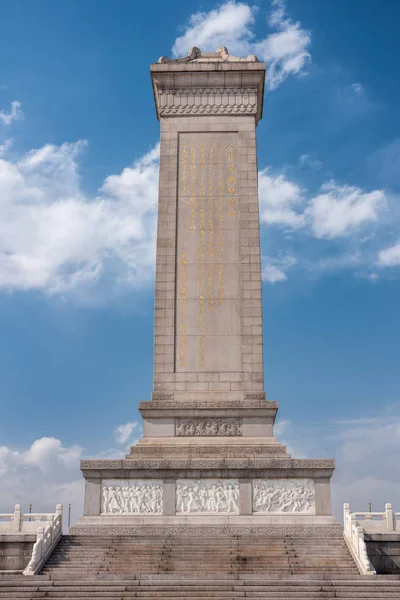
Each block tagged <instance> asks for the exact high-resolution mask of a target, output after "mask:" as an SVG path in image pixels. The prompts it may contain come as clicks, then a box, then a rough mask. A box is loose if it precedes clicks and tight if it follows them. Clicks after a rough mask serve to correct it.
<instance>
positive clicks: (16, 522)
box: [12, 504, 22, 533]
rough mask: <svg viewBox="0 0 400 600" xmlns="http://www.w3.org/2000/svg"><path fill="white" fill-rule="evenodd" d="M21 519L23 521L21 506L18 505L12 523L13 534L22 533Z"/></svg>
mask: <svg viewBox="0 0 400 600" xmlns="http://www.w3.org/2000/svg"><path fill="white" fill-rule="evenodd" d="M21 519H22V515H21V505H20V504H16V505H15V508H14V518H13V523H12V531H13V533H18V532H19V531H21Z"/></svg>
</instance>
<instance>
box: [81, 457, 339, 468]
mask: <svg viewBox="0 0 400 600" xmlns="http://www.w3.org/2000/svg"><path fill="white" fill-rule="evenodd" d="M165 468H168V469H214V468H226V469H329V470H330V469H334V468H335V461H334V460H332V459H308V458H303V459H293V458H289V457H287V458H284V457H282V458H280V457H276V458H272V457H271V458H269V457H265V458H263V457H259V458H254V457H253V458H224V457H215V458H190V457H189V458H183V457H182V458H168V459H162V458H159V459H150V458H146V459H145V458H133V457H132V458H127V459H120V460H106V459H104V460H82V461H81V469H82V470H83V471H85V470H90V469H94V470H102V469H104V470H114V469H116V470H118V469H121V470H122V469H127V470H129V469H134V470H139V469H142V470H147V469H154V470H155V469H165Z"/></svg>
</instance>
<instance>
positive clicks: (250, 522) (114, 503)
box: [71, 47, 335, 535]
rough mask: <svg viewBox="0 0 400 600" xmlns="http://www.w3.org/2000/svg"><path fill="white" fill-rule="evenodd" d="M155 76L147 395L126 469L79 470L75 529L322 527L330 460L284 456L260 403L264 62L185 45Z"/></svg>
mask: <svg viewBox="0 0 400 600" xmlns="http://www.w3.org/2000/svg"><path fill="white" fill-rule="evenodd" d="M151 77H152V84H153V92H154V100H155V106H156V112H157V117H158V119H159V121H160V125H161V152H160V181H159V205H158V235H157V268H156V283H155V340H154V391H153V394H152V399H151V401H148V402H141V403H140V405H139V409H140V412H141V414H142V416H143V421H144V435H143V437H142V438H141V439H140V440H139V442H138V443H137V445H135V446H133V447H132V448H131V451H130V454H129V455H128V456H126V458H125V459H121V460H119V459H118V460H83V461H82V463H81V469H82V473H83V476H84V478H85V480H86V481H85V483H86V487H85V504H84V515H83V517H82V518H81V519H80V521H79V522H78V523H77V524H76V525H75V526H74V527H73V528H72V531H71V532H72V533H76V534H78V533H79V534H83V533H87V534H96V533H99V534H100V533H108V534H112V535H117V534H121V533H132V534H135V533H137V534H138V535H139V534H148V533H157V534H160V533H162V534H165V533H179V534H186V533H191V532H197V533H199V534H200V533H202V532H204V531H205V532H207V531H208V532H209V531H210V529H209V528H210V527H212V528H214V530H215V531H218V532H219V533H221V532H226V533H232V532H237V533H244V532H249V533H258V532H268V531H271V530H272V531H278V530H282V528H283V530H284V531H285V532H286V531H290V530H291V529H296V530H297V531H299V530H301V531H303V532H304V530H305V531H311V529H312V530H315V528H316V527H317V528H319V531H322V530H323V529H324V528H325V529H328V530H329V529H330V527H331V526H332V525H335V520H334V518H333V517H332V510H331V494H330V478H331V476H332V473H333V470H334V461H333V460H330V459H329V460H328V459H318V460H314V459H295V458H292V457H291V456H290V455H289V454H288V453H287V451H286V448H285V447H284V446H282V445H281V444H280V443H279V442H278V441H277V440H276V438H275V437H274V433H273V426H274V421H275V417H276V414H277V410H278V405H277V402H275V401H271V400H267V399H266V396H265V392H264V374H263V350H262V304H261V262H260V234H259V227H260V222H259V207H258V188H257V153H256V126H257V123H258V122H259V120H260V119H261V117H262V110H263V93H264V79H265V64H264V63H261V62H258V60H257V58H256V57H255V56H249V57H247V58H244V59H243V58H235V57H233V56H230V55H229V53H228V51H227V49H226V48H223V47H222V48H218V50H217V51H216V52H215V53H204V52H201V51H200V50H199V49H198V48H192V49H191V50H190V53H189V55H188V56H186V57H184V58H179V59H174V60H170V59H168V58H166V57H161V58H160V59H159V61H158V63H157V64H153V65H151ZM215 528H216V529H215ZM307 528H308V529H307ZM310 528H311V529H310Z"/></svg>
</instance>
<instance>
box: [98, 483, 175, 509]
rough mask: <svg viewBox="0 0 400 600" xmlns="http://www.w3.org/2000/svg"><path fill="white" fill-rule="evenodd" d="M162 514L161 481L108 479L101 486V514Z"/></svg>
mask: <svg viewBox="0 0 400 600" xmlns="http://www.w3.org/2000/svg"><path fill="white" fill-rule="evenodd" d="M162 512H163V482H162V480H161V479H112V480H111V479H110V480H103V481H102V484H101V514H103V515H160V514H162Z"/></svg>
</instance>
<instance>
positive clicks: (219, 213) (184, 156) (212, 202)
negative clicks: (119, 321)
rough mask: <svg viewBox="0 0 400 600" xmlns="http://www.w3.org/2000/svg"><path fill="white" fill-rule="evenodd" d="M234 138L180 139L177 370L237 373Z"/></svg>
mask: <svg viewBox="0 0 400 600" xmlns="http://www.w3.org/2000/svg"><path fill="white" fill-rule="evenodd" d="M238 160H239V154H238V135H237V133H220V134H216V133H198V134H192V133H187V134H186V133H181V134H180V136H179V158H178V161H179V163H178V164H179V173H178V177H179V184H178V215H177V255H176V258H177V264H176V271H177V294H176V338H175V340H176V341H175V349H176V351H175V369H176V371H178V372H204V371H209V370H212V371H224V372H226V371H234V372H237V371H240V370H241V337H240V334H241V315H240V253H239V212H240V188H239V184H240V182H239V181H238Z"/></svg>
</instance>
